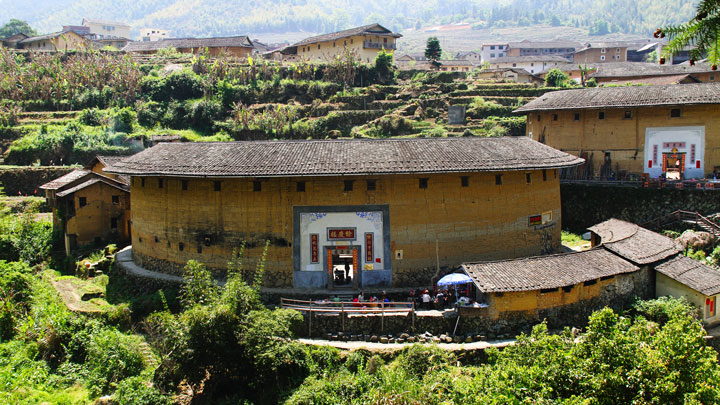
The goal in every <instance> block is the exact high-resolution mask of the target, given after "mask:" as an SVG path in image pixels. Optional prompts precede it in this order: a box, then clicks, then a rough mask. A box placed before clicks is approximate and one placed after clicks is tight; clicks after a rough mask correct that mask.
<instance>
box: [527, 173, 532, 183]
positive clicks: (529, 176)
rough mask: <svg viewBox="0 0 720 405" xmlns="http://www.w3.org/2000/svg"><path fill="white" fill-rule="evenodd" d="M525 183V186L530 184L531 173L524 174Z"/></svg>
mask: <svg viewBox="0 0 720 405" xmlns="http://www.w3.org/2000/svg"><path fill="white" fill-rule="evenodd" d="M525 182H526V183H527V184H530V183H532V173H525Z"/></svg>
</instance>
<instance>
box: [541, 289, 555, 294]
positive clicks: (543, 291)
mask: <svg viewBox="0 0 720 405" xmlns="http://www.w3.org/2000/svg"><path fill="white" fill-rule="evenodd" d="M557 290H558V289H557V288H541V289H540V294H548V293H552V292H555V291H557Z"/></svg>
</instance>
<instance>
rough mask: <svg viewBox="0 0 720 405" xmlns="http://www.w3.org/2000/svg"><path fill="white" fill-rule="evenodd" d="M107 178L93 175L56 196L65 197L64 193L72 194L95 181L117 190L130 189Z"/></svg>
mask: <svg viewBox="0 0 720 405" xmlns="http://www.w3.org/2000/svg"><path fill="white" fill-rule="evenodd" d="M109 180H110V179H107V180H106V179H104V178H102V177H101V176H95V177H93V178H92V179H90V180H88V181H85V182H83V183H80V184H78V185H77V186H75V187H72V188H69V189H67V190H63V191H61V192H59V193H57V197H58V198H60V197H65V196H66V195H70V194H73V193H75V192H77V191H80V190H82V189H84V188H87V187H90V186H92V185H93V184H96V183H103V184H106V185H108V186H110V187H113V188H116V189H118V190H122V191H126V192H130V190H129V189H128V188H126V187H122V186H121V185H120V184H119V183H116V182H114V181H109Z"/></svg>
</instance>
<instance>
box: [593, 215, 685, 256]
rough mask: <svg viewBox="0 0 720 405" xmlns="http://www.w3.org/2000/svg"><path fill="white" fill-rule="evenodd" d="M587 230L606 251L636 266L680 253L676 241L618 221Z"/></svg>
mask: <svg viewBox="0 0 720 405" xmlns="http://www.w3.org/2000/svg"><path fill="white" fill-rule="evenodd" d="M588 229H589V230H590V231H592V232H595V233H596V234H598V235H599V236H600V238H601V240H602V245H603V246H604V247H605V248H606V249H608V250H610V251H612V252H614V253H616V254H618V255H620V256H622V257H624V258H626V259H628V260H630V261H632V262H633V263H637V264H650V263H654V262H658V261H660V260H663V259H667V258H668V257H670V256H674V255H676V254H678V253H680V252H681V251H682V246H680V244H679V243H678V242H677V241H675V240H673V239H671V238H668V237H666V236H663V235H660V234H659V233H655V232H652V231H649V230H647V229H645V228H641V227H640V226H638V225H635V224H631V223H629V222H625V221H621V220H619V219H614V218H613V219H609V220H607V221H605V222H601V223H599V224H597V225H594V226H592V227H590V228H588Z"/></svg>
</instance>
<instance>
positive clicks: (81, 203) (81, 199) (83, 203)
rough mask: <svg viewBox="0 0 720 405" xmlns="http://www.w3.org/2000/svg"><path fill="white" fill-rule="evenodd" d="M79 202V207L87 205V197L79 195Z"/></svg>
mask: <svg viewBox="0 0 720 405" xmlns="http://www.w3.org/2000/svg"><path fill="white" fill-rule="evenodd" d="M79 203H80V206H81V207H84V206H86V205H87V198H86V197H80V201H79Z"/></svg>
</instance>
